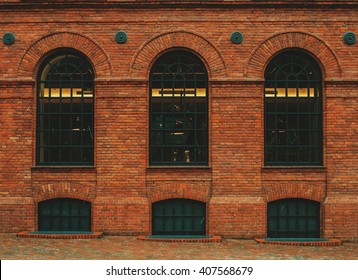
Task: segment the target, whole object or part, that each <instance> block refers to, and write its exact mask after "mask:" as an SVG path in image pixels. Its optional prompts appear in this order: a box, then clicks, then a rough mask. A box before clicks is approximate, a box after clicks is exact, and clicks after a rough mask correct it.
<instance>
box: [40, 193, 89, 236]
mask: <svg viewBox="0 0 358 280" xmlns="http://www.w3.org/2000/svg"><path fill="white" fill-rule="evenodd" d="M38 218H39V219H38V224H39V225H38V229H39V231H86V232H89V231H91V203H90V202H88V201H84V200H80V199H72V198H55V199H49V200H45V201H41V202H40V203H39V204H38Z"/></svg>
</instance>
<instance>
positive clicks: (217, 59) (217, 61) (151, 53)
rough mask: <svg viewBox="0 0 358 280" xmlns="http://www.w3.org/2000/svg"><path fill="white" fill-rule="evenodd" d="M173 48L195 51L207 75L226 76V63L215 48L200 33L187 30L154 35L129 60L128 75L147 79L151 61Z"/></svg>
mask: <svg viewBox="0 0 358 280" xmlns="http://www.w3.org/2000/svg"><path fill="white" fill-rule="evenodd" d="M173 48H178V49H180V48H183V49H188V50H192V51H194V52H196V54H198V55H199V56H200V57H201V58H202V59H203V60H204V62H205V64H206V66H207V70H208V73H209V77H211V78H220V77H225V76H226V74H227V73H226V65H225V62H224V60H223V58H222V56H221V54H220V52H219V51H218V50H217V48H216V47H215V46H214V45H213V44H212V43H211V42H209V41H208V40H207V39H205V38H203V37H201V36H200V35H197V34H194V33H192V32H187V31H172V32H167V33H164V34H160V35H156V36H154V37H153V38H151V39H149V41H147V42H145V43H144V44H143V45H142V47H141V48H140V49H139V50H138V51H137V53H136V54H135V56H134V58H133V60H132V62H131V67H130V76H131V77H133V78H142V79H147V78H148V76H149V71H150V68H151V65H152V63H153V61H155V59H156V58H157V57H158V56H159V55H160V54H162V53H163V52H164V51H166V50H170V49H173Z"/></svg>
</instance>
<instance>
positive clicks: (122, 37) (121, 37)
mask: <svg viewBox="0 0 358 280" xmlns="http://www.w3.org/2000/svg"><path fill="white" fill-rule="evenodd" d="M114 38H115V39H116V41H117V43H119V44H124V43H125V42H126V41H127V38H128V36H127V33H126V32H124V31H123V30H121V31H118V32H117V33H116V35H115V36H114Z"/></svg>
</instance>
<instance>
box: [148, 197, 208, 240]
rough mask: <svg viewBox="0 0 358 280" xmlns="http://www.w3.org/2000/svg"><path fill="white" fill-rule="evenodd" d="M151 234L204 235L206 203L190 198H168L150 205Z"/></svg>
mask: <svg viewBox="0 0 358 280" xmlns="http://www.w3.org/2000/svg"><path fill="white" fill-rule="evenodd" d="M152 213H153V219H152V232H153V235H205V232H206V205H205V203H204V202H201V201H196V200H191V199H168V200H162V201H158V202H155V203H153V205H152Z"/></svg>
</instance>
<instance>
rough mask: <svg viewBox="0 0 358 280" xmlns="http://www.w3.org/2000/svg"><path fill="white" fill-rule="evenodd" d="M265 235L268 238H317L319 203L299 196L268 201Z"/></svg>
mask: <svg viewBox="0 0 358 280" xmlns="http://www.w3.org/2000/svg"><path fill="white" fill-rule="evenodd" d="M267 236H268V237H269V238H319V237H320V203H319V202H317V201H313V200H308V199H300V198H296V199H295V198H289V199H280V200H276V201H272V202H269V203H268V209H267Z"/></svg>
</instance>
